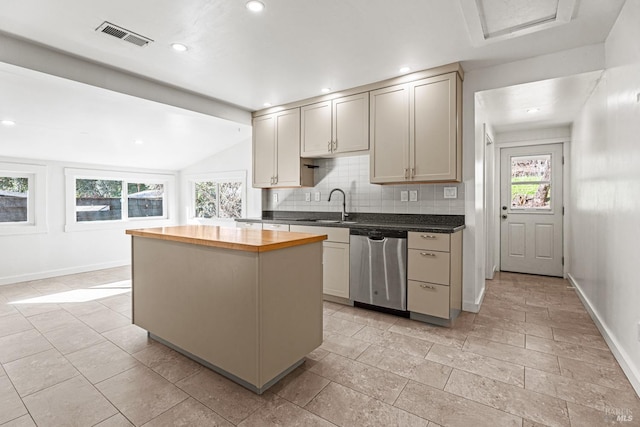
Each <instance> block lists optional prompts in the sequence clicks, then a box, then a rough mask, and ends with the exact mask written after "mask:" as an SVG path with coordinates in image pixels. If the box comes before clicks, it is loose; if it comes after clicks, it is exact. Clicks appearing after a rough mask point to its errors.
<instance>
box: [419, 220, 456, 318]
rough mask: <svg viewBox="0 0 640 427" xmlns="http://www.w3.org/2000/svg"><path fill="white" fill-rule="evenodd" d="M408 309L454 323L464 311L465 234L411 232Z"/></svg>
mask: <svg viewBox="0 0 640 427" xmlns="http://www.w3.org/2000/svg"><path fill="white" fill-rule="evenodd" d="M407 247H408V255H407V278H408V283H407V307H408V310H409V311H410V312H412V316H413V315H414V313H417V314H418V315H427V316H433V317H438V318H442V319H447V320H451V319H453V318H455V317H456V316H457V315H458V313H459V312H460V311H461V310H462V232H457V233H452V234H445V233H417V232H409V235H408V242H407Z"/></svg>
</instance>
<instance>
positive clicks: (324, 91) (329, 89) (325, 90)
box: [320, 87, 331, 93]
mask: <svg viewBox="0 0 640 427" xmlns="http://www.w3.org/2000/svg"><path fill="white" fill-rule="evenodd" d="M320 92H322V93H329V92H331V88H330V87H323V88H322V89H320Z"/></svg>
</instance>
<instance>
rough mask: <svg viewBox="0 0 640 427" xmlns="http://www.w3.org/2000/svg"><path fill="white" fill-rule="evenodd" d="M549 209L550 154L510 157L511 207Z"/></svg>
mask: <svg viewBox="0 0 640 427" xmlns="http://www.w3.org/2000/svg"><path fill="white" fill-rule="evenodd" d="M527 208H535V209H551V155H550V154H547V155H540V156H522V157H512V158H511V209H527Z"/></svg>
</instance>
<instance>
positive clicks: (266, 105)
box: [262, 102, 271, 107]
mask: <svg viewBox="0 0 640 427" xmlns="http://www.w3.org/2000/svg"><path fill="white" fill-rule="evenodd" d="M262 106H263V107H271V103H270V102H265V103H264V104H262Z"/></svg>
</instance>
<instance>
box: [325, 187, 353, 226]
mask: <svg viewBox="0 0 640 427" xmlns="http://www.w3.org/2000/svg"><path fill="white" fill-rule="evenodd" d="M334 191H339V192H341V193H342V220H343V221H344V220H346V219H347V217H348V216H349V214H348V213H347V196H346V194H344V191H342V190H341V189H339V188H334V189H333V190H331V191H330V192H329V200H327V201H328V202H330V201H331V195H332V194H333V192H334Z"/></svg>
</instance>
